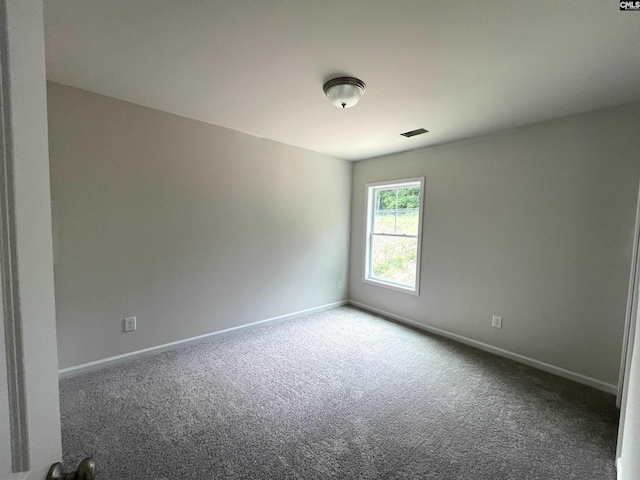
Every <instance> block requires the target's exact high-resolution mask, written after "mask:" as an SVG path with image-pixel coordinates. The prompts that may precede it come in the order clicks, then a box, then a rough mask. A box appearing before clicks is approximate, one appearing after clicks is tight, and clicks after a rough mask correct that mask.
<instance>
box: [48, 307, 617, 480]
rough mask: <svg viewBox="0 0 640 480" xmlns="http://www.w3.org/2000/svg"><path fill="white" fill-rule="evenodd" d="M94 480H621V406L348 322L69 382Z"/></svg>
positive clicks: (295, 329) (215, 344)
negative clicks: (618, 436) (618, 476)
mask: <svg viewBox="0 0 640 480" xmlns="http://www.w3.org/2000/svg"><path fill="white" fill-rule="evenodd" d="M60 387H61V408H62V427H63V428H62V434H63V449H64V461H65V464H66V465H71V466H75V465H76V464H77V463H78V462H79V461H80V460H81V459H82V458H83V457H85V456H88V455H93V456H94V458H95V459H96V462H97V469H98V472H97V473H98V475H97V478H98V479H99V480H125V479H131V480H133V479H136V480H147V479H148V480H152V479H153V480H161V479H166V480H169V479H170V480H176V479H198V480H201V479H207V480H208V479H324V478H340V479H408V478H416V479H441V480H450V479H451V480H452V479H460V480H467V479H473V480H502V479H514V480H533V479H540V480H551V479H562V480H568V479H579V480H591V479H593V480H608V479H611V480H614V479H615V468H614V456H615V442H616V428H617V421H618V416H617V415H618V414H617V410H616V408H615V399H614V397H613V396H612V395H608V394H605V393H602V392H599V391H596V390H594V389H592V388H589V387H585V386H582V385H579V384H576V383H573V382H571V381H568V380H565V379H562V378H559V377H556V376H553V375H550V374H547V373H544V372H540V371H537V370H534V369H532V368H529V367H526V366H523V365H520V364H518V363H515V362H512V361H510V360H506V359H503V358H500V357H496V356H493V355H491V354H488V353H485V352H482V351H479V350H476V349H473V348H470V347H467V346H464V345H460V344H457V343H455V342H451V341H448V340H445V339H442V338H439V337H435V336H431V335H428V334H425V333H422V332H418V331H415V330H412V329H410V328H406V327H404V326H401V325H398V324H395V323H393V322H389V321H386V320H384V319H381V318H379V317H376V316H374V315H371V314H368V313H365V312H362V311H360V310H357V309H354V308H351V307H343V308H339V309H335V310H330V311H327V312H322V313H318V314H314V315H310V316H308V317H305V318H302V319H297V320H291V321H286V322H282V323H279V324H275V325H271V326H266V327H262V328H257V329H253V330H250V331H245V332H242V333H239V334H236V335H232V336H227V337H224V338H214V339H212V340H210V341H207V342H205V343H201V344H198V345H194V346H190V347H185V348H182V349H179V350H173V351H169V352H164V353H162V354H159V355H157V356H154V357H148V358H144V359H140V360H136V361H132V362H129V363H125V364H121V365H117V366H114V367H111V368H108V369H105V370H101V371H99V372H97V373H90V374H85V375H81V376H77V377H74V378H68V379H64V380H62V381H61V383H60Z"/></svg>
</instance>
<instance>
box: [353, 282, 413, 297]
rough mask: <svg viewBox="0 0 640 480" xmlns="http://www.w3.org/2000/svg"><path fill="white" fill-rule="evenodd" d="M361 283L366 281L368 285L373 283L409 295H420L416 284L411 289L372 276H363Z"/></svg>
mask: <svg viewBox="0 0 640 480" xmlns="http://www.w3.org/2000/svg"><path fill="white" fill-rule="evenodd" d="M362 282H363V283H368V284H369V285H375V286H377V287H382V288H387V289H389V290H395V291H396V292H402V293H407V294H409V295H415V296H416V297H417V296H419V295H420V292H419V290H418V286H417V285H416V288H415V289H413V288H411V287H403V286H402V285H397V284H395V283H389V282H385V281H383V280H377V279H374V278H363V279H362Z"/></svg>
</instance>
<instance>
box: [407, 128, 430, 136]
mask: <svg viewBox="0 0 640 480" xmlns="http://www.w3.org/2000/svg"><path fill="white" fill-rule="evenodd" d="M428 132H429V130H425V129H424V128H419V129H417V130H411V131H410V132H404V133H401V134H400V135H402V136H403V137H415V136H416V135H422V134H423V133H428Z"/></svg>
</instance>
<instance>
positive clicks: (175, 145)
mask: <svg viewBox="0 0 640 480" xmlns="http://www.w3.org/2000/svg"><path fill="white" fill-rule="evenodd" d="M48 94H49V99H48V100H49V131H50V151H51V182H52V198H53V211H54V262H55V276H56V304H57V321H58V345H59V350H60V355H59V366H60V367H61V368H65V367H70V366H74V365H78V364H83V363H86V362H90V361H94V360H98V359H103V358H106V357H110V356H114V355H118V354H123V353H127V352H132V351H136V350H140V349H143V348H148V347H152V346H156V345H160V344H164V343H167V342H171V341H176V340H181V339H185V338H190V337H193V336H197V335H201V334H205V333H209V332H214V331H218V330H222V329H226V328H230V327H234V326H239V325H242V324H247V323H250V322H255V321H259V320H263V319H266V318H271V317H274V316H279V315H283V314H289V313H293V312H297V311H301V310H305V309H309V308H312V307H317V306H321V305H325V304H329V303H332V302H337V301H341V300H344V299H346V298H347V289H346V286H345V287H343V288H342V289H340V290H338V289H337V288H336V286H337V281H338V280H342V282H343V285H346V283H347V269H348V248H349V215H350V195H351V193H350V189H351V172H352V164H351V163H349V162H346V161H344V160H340V159H336V158H333V157H329V156H326V155H321V154H317V153H313V152H310V151H306V150H302V149H300V148H296V147H291V146H287V145H284V144H280V143H277V142H274V141H271V140H265V139H260V138H257V137H253V136H250V135H246V134H243V133H239V132H236V131H233V130H229V129H225V128H221V127H216V126H213V125H209V124H205V123H202V122H197V121H194V120H189V119H186V118H183V117H179V116H176V115H171V114H167V113H163V112H160V111H157V110H152V109H149V108H144V107H140V106H137V105H133V104H131V103H126V102H123V101H119V100H115V99H112V98H108V97H104V96H100V95H97V94H93V93H90V92H86V91H82V90H78V89H74V88H70V87H66V86H62V85H59V84H54V83H52V84H49V90H48ZM274 121H277V119H274ZM127 316H137V319H138V330H137V331H136V332H133V333H123V331H122V330H123V327H122V319H123V318H124V317H127Z"/></svg>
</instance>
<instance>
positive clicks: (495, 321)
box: [491, 315, 502, 328]
mask: <svg viewBox="0 0 640 480" xmlns="http://www.w3.org/2000/svg"><path fill="white" fill-rule="evenodd" d="M491 326H492V327H496V328H502V317H499V316H497V315H494V316H493V318H492V319H491Z"/></svg>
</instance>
